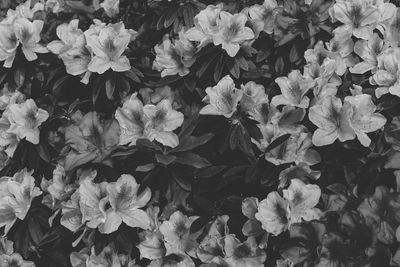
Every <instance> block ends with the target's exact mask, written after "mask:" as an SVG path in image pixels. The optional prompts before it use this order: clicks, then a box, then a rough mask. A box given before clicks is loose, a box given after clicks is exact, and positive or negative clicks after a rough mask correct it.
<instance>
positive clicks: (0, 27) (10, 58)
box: [0, 23, 19, 68]
mask: <svg viewBox="0 0 400 267" xmlns="http://www.w3.org/2000/svg"><path fill="white" fill-rule="evenodd" d="M18 46H19V41H18V38H17V36H16V35H15V31H14V26H13V25H12V24H3V23H0V60H1V61H4V64H3V66H4V67H5V68H11V67H12V64H13V62H14V59H15V55H16V53H17V48H18Z"/></svg>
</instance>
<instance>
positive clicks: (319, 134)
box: [308, 96, 355, 146]
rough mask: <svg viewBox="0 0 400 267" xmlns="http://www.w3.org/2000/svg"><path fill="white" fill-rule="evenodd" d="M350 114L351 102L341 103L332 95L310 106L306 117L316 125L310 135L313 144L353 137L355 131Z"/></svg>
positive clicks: (328, 142) (327, 143)
mask: <svg viewBox="0 0 400 267" xmlns="http://www.w3.org/2000/svg"><path fill="white" fill-rule="evenodd" d="M352 114H353V109H352V107H351V104H350V103H349V102H345V104H343V103H342V101H341V100H340V99H339V98H336V97H334V96H330V97H327V98H326V99H324V100H323V101H322V103H321V104H320V105H317V106H313V107H311V108H310V111H309V114H308V117H309V119H310V121H311V122H312V123H314V124H315V125H316V126H318V129H317V130H315V132H314V135H313V137H312V141H313V144H314V145H316V146H324V145H329V144H332V143H333V142H334V141H335V140H336V139H339V140H340V141H341V142H344V141H347V140H352V139H354V138H355V132H354V129H353V128H352V127H351V125H350V118H351V116H352Z"/></svg>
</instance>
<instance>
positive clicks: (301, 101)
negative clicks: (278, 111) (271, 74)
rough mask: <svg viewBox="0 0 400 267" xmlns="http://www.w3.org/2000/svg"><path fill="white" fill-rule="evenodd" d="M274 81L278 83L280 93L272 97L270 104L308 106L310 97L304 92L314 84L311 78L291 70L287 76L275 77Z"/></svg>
mask: <svg viewBox="0 0 400 267" xmlns="http://www.w3.org/2000/svg"><path fill="white" fill-rule="evenodd" d="M275 82H276V83H277V84H278V85H279V87H280V89H281V92H282V94H281V95H277V96H274V97H273V98H272V100H271V104H272V105H274V106H279V105H289V106H294V107H300V108H307V107H308V105H309V103H310V99H309V98H308V97H307V96H306V94H307V93H308V91H309V90H310V89H311V88H312V87H313V86H314V85H315V83H314V81H313V80H311V79H310V78H307V77H304V76H303V75H302V74H301V73H300V71H298V70H293V71H292V72H290V73H289V75H288V77H278V78H276V79H275Z"/></svg>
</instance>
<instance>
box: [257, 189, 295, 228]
mask: <svg viewBox="0 0 400 267" xmlns="http://www.w3.org/2000/svg"><path fill="white" fill-rule="evenodd" d="M289 216H290V215H289V202H288V201H287V200H285V199H284V198H282V197H281V196H280V195H279V194H278V192H271V193H269V194H268V196H267V198H266V199H264V200H262V201H261V202H260V203H259V204H258V211H257V213H256V214H255V218H256V219H257V220H259V221H260V222H261V224H262V228H263V229H264V230H265V231H267V232H268V233H271V234H273V235H275V236H277V235H279V234H280V233H282V232H283V231H286V229H287V228H288V224H289V218H290V217H289Z"/></svg>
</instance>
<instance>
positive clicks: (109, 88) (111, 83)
mask: <svg viewBox="0 0 400 267" xmlns="http://www.w3.org/2000/svg"><path fill="white" fill-rule="evenodd" d="M115 80H116V75H115V72H110V73H109V74H108V75H107V79H106V84H105V87H106V95H107V98H108V99H113V95H114V91H115Z"/></svg>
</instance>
